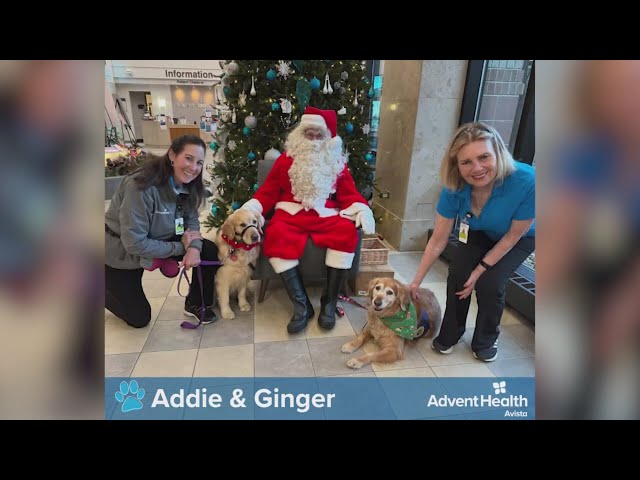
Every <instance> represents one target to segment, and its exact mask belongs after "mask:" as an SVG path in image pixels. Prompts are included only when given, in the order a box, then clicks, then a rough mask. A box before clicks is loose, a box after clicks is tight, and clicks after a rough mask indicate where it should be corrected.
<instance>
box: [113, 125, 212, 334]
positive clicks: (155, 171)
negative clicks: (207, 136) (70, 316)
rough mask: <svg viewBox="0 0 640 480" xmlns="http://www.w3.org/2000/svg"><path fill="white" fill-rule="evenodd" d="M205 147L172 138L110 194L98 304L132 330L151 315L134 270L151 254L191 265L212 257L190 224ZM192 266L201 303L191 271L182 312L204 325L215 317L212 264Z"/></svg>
mask: <svg viewBox="0 0 640 480" xmlns="http://www.w3.org/2000/svg"><path fill="white" fill-rule="evenodd" d="M205 152H206V146H205V143H204V142H203V141H202V139H201V138H200V137H197V136H195V135H183V136H181V137H178V138H176V139H175V140H174V141H173V142H172V143H171V146H170V147H169V150H167V153H166V154H165V155H164V156H162V157H152V158H150V159H148V160H147V161H146V162H145V163H144V164H143V166H142V167H141V168H139V169H138V170H137V171H136V172H134V173H132V174H130V175H127V176H126V177H125V178H124V179H123V180H122V184H121V185H120V188H119V189H118V190H117V191H116V193H115V194H114V195H113V198H112V199H111V204H110V205H109V209H108V210H107V213H106V215H105V251H106V258H105V282H106V297H105V306H106V308H107V310H109V311H111V312H112V313H113V314H114V315H116V316H117V317H119V318H121V319H123V320H124V321H125V322H127V323H128V324H129V325H131V326H132V327H137V328H140V327H144V326H146V325H147V324H148V323H149V321H150V320H151V306H150V305H149V302H148V301H147V298H146V296H145V294H144V291H143V290H142V273H143V271H144V268H150V267H151V265H152V263H153V260H154V259H161V258H175V259H179V260H181V261H182V265H184V266H185V268H191V267H198V265H200V261H201V259H202V260H217V259H218V248H217V247H216V246H215V244H214V243H213V242H211V241H209V240H206V239H202V237H201V236H200V222H199V221H198V209H199V207H200V206H201V205H202V204H203V202H204V198H205V195H204V186H203V184H202V168H203V165H204V157H205ZM198 268H201V269H202V283H203V285H202V290H203V295H204V302H203V301H202V297H201V294H200V283H199V281H198V275H196V274H195V271H194V274H192V282H191V288H190V290H189V294H188V295H187V298H186V301H185V307H184V311H185V313H186V314H188V315H191V316H194V317H196V318H204V319H203V322H202V323H211V322H213V321H215V320H217V317H216V315H215V313H214V312H213V298H214V278H215V273H216V271H217V269H218V268H219V267H218V266H203V267H198ZM203 303H204V305H205V309H204V312H202V305H203Z"/></svg>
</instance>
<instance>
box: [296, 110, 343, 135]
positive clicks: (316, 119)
mask: <svg viewBox="0 0 640 480" xmlns="http://www.w3.org/2000/svg"><path fill="white" fill-rule="evenodd" d="M300 126H302V127H315V128H320V129H322V130H325V131H329V132H330V133H331V137H335V136H336V134H337V126H338V117H337V115H336V112H335V110H320V109H319V108H315V107H307V108H305V109H304V114H303V115H302V118H301V119H300Z"/></svg>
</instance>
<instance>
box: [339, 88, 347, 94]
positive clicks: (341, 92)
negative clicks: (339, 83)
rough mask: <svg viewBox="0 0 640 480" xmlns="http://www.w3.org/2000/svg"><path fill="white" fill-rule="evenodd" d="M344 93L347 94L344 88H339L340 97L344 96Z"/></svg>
mask: <svg viewBox="0 0 640 480" xmlns="http://www.w3.org/2000/svg"><path fill="white" fill-rule="evenodd" d="M345 93H347V89H346V88H344V87H342V88H340V95H344V94H345Z"/></svg>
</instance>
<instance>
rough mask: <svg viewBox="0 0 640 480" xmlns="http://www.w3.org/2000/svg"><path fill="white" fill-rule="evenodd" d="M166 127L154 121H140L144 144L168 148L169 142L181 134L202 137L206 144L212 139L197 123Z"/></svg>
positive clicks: (209, 133)
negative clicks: (161, 126) (163, 127)
mask: <svg viewBox="0 0 640 480" xmlns="http://www.w3.org/2000/svg"><path fill="white" fill-rule="evenodd" d="M166 127H167V128H166V129H164V130H163V129H161V128H160V123H159V122H155V121H143V122H142V138H143V139H144V146H145V147H151V148H169V145H171V142H173V141H174V140H175V139H176V138H178V137H180V136H181V135H195V136H197V137H200V138H202V140H204V142H205V143H206V144H207V145H208V144H209V143H210V142H212V141H213V137H212V135H211V132H205V131H204V130H200V127H199V126H198V125H166Z"/></svg>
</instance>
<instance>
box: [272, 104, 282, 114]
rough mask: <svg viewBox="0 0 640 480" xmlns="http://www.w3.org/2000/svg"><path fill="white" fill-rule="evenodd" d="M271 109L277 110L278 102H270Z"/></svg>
mask: <svg viewBox="0 0 640 480" xmlns="http://www.w3.org/2000/svg"><path fill="white" fill-rule="evenodd" d="M271 110H273V111H274V112H277V111H278V110H280V104H279V103H278V102H273V103H272V104H271Z"/></svg>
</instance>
